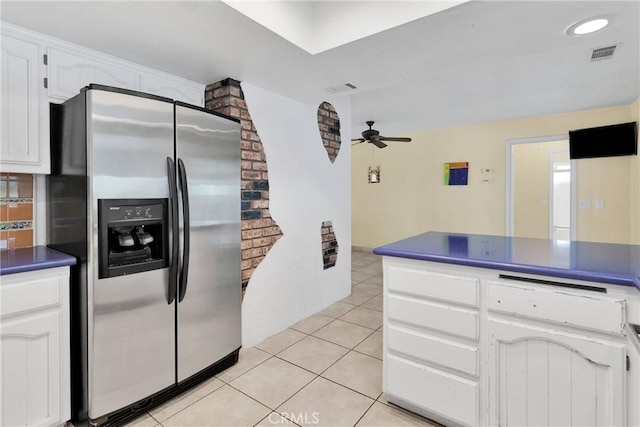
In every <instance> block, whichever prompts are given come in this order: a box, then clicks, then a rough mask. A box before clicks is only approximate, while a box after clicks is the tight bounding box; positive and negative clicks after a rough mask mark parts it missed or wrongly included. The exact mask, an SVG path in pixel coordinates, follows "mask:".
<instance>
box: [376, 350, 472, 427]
mask: <svg viewBox="0 0 640 427" xmlns="http://www.w3.org/2000/svg"><path fill="white" fill-rule="evenodd" d="M385 368H386V370H385V373H384V375H385V376H384V378H385V390H384V392H385V393H387V394H389V395H390V396H396V397H398V398H400V399H403V400H406V401H407V402H408V403H411V404H413V405H416V406H418V407H419V408H422V409H424V410H426V411H428V412H432V413H434V414H437V415H440V416H443V417H446V418H448V419H450V420H452V421H454V422H455V423H458V424H462V425H469V426H475V425H478V415H479V406H478V405H479V387H478V383H476V382H474V381H469V380H466V379H464V378H459V377H456V376H455V375H450V374H448V373H446V372H442V371H438V370H437V369H432V368H429V367H427V366H422V365H420V364H417V363H413V362H410V361H408V360H403V359H401V358H398V357H395V356H389V357H388V358H387V363H386V365H385Z"/></svg>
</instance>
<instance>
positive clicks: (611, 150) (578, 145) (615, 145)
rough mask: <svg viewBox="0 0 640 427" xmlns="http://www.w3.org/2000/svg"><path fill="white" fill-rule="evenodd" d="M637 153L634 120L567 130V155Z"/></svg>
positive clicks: (572, 157)
mask: <svg viewBox="0 0 640 427" xmlns="http://www.w3.org/2000/svg"><path fill="white" fill-rule="evenodd" d="M637 154H638V129H637V123H636V122H629V123H620V124H615V125H609V126H601V127H595V128H588V129H578V130H572V131H569V157H570V158H571V159H588V158H594V157H614V156H635V155H637Z"/></svg>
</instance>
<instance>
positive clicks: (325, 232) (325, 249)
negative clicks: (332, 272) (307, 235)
mask: <svg viewBox="0 0 640 427" xmlns="http://www.w3.org/2000/svg"><path fill="white" fill-rule="evenodd" d="M320 234H321V235H322V263H323V265H324V269H325V270H326V269H327V268H331V267H333V266H335V265H336V261H337V259H338V249H339V247H338V241H337V240H336V235H335V233H334V232H333V224H331V221H324V222H323V223H322V227H321V228H320Z"/></svg>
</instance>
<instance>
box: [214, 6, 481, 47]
mask: <svg viewBox="0 0 640 427" xmlns="http://www.w3.org/2000/svg"><path fill="white" fill-rule="evenodd" d="M222 1H223V2H224V3H226V4H228V5H229V6H231V7H233V8H234V9H236V10H237V11H238V12H240V13H242V14H244V15H246V16H248V17H249V18H251V19H253V20H254V21H256V22H257V23H259V24H261V25H263V26H265V27H266V28H268V29H270V30H271V31H273V32H274V33H276V34H278V35H279V36H281V37H283V38H285V39H287V40H289V41H290V42H291V43H293V44H295V45H296V46H298V47H300V48H302V49H304V50H306V51H307V52H309V53H311V54H313V55H315V54H317V53H320V52H324V51H325V50H329V49H333V48H335V47H338V46H342V45H344V44H347V43H350V42H352V41H354V40H359V39H361V38H364V37H368V36H370V35H372V34H376V33H379V32H381V31H384V30H388V29H389V28H393V27H397V26H399V25H402V24H406V23H407V22H411V21H414V20H416V19H419V18H422V17H425V16H428V15H431V14H434V13H437V12H440V11H442V10H445V9H448V8H450V7H453V6H456V5H458V4H461V3H464V2H466V1H469V0H462V1H451V0H448V1H445V0H438V1H397V0H396V1H380V0H377V1H335V0H333V1H332V0H295V1H292V0H222ZM363 21H366V23H367V24H366V25H362V22H363Z"/></svg>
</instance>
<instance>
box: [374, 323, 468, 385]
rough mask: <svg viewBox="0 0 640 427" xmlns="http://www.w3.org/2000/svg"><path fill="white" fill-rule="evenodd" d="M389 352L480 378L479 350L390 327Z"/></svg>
mask: <svg viewBox="0 0 640 427" xmlns="http://www.w3.org/2000/svg"><path fill="white" fill-rule="evenodd" d="M386 334H387V346H388V350H389V352H391V353H393V352H399V353H404V354H408V355H411V356H412V357H416V358H418V359H422V360H424V361H425V362H433V363H436V364H438V365H441V366H446V367H448V368H451V369H455V370H458V371H461V372H465V373H467V374H470V375H475V376H478V348H477V347H471V346H467V345H464V344H458V343H455V342H452V341H448V340H444V339H442V338H438V337H431V336H427V335H423V334H420V333H418V332H415V331H410V330H408V329H402V328H398V327H396V326H392V325H389V327H388V328H387V330H386Z"/></svg>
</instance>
